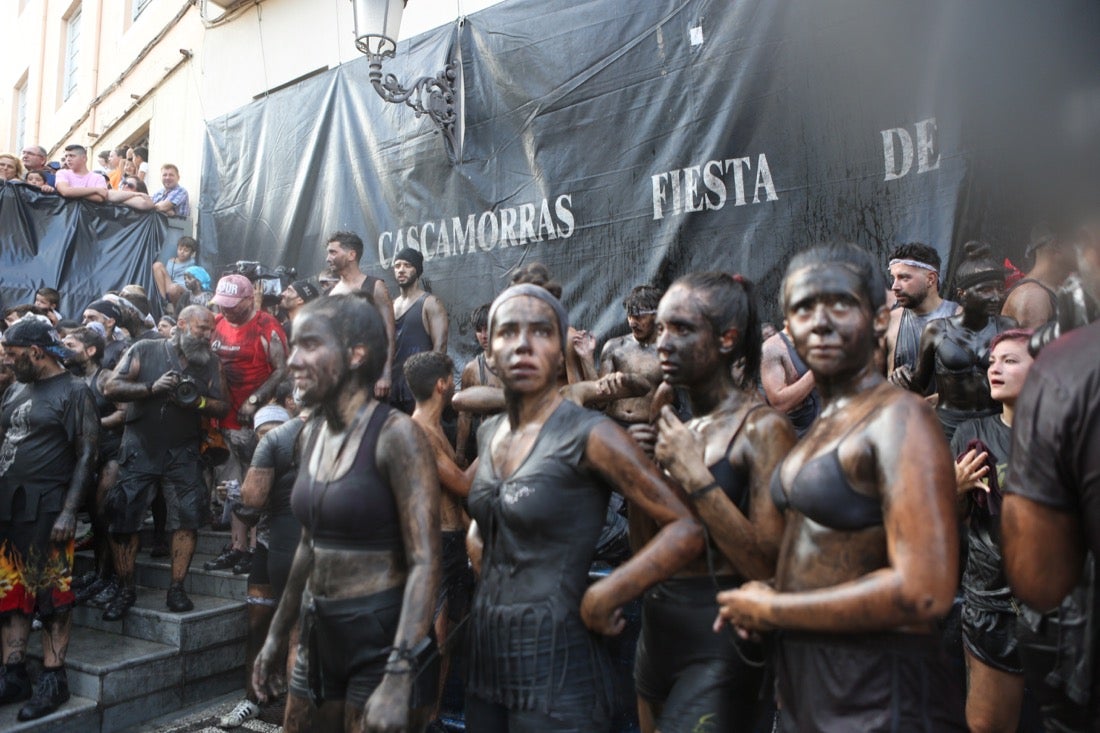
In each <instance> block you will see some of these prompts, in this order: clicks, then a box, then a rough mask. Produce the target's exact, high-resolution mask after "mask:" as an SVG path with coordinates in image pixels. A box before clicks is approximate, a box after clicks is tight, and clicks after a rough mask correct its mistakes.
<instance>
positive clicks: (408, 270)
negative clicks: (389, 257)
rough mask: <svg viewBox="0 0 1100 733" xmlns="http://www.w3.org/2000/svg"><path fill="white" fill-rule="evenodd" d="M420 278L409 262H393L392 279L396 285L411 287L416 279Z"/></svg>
mask: <svg viewBox="0 0 1100 733" xmlns="http://www.w3.org/2000/svg"><path fill="white" fill-rule="evenodd" d="M418 277H420V276H419V275H418V274H417V272H416V267H414V266H413V264H412V263H411V262H407V261H405V260H394V261H393V279H394V280H396V281H397V284H398V285H411V284H412V283H414V282H416V278H418Z"/></svg>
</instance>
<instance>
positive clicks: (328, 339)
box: [287, 313, 349, 406]
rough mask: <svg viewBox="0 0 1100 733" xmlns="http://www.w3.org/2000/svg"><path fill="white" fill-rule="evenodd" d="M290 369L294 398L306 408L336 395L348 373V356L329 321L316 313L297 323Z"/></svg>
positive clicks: (302, 316) (301, 316)
mask: <svg viewBox="0 0 1100 733" xmlns="http://www.w3.org/2000/svg"><path fill="white" fill-rule="evenodd" d="M291 349H292V350H291V352H290V357H289V358H288V359H287V367H288V368H289V369H290V376H291V377H292V378H293V379H294V394H295V396H296V397H297V398H298V399H299V400H300V401H301V403H302V404H303V405H311V406H312V405H319V404H321V403H322V402H324V401H325V399H327V398H328V397H330V396H331V395H333V394H334V393H335V392H336V390H337V388H338V387H339V386H340V384H341V383H342V381H343V380H344V379H345V378H346V376H347V372H348V368H349V367H348V357H347V352H346V351H345V349H344V348H343V346H342V345H341V344H340V341H339V339H338V338H337V336H336V332H335V331H333V330H332V327H331V326H330V325H329V321H328V319H327V318H326V317H325V316H323V315H319V314H316V313H303V314H299V315H298V317H297V318H295V319H294V329H293V338H292V341H291Z"/></svg>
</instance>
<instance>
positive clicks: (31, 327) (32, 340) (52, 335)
mask: <svg viewBox="0 0 1100 733" xmlns="http://www.w3.org/2000/svg"><path fill="white" fill-rule="evenodd" d="M0 343H2V344H4V345H5V346H38V347H40V348H41V349H42V350H43V351H45V352H46V353H47V354H49V355H51V356H53V357H54V358H56V359H67V358H69V357H70V356H72V352H71V351H69V350H68V349H66V348H65V347H64V346H62V345H61V337H60V336H58V335H57V329H56V328H54V327H53V324H52V323H50V319H49V318H46V317H45V316H39V315H36V314H34V313H27V314H26V315H25V316H23V317H22V318H20V319H19V320H18V321H16V322H15V323H13V324H11V325H10V326H8V330H6V331H4V336H3V338H2V339H0Z"/></svg>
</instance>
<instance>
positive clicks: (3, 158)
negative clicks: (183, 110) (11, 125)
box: [0, 144, 191, 219]
mask: <svg viewBox="0 0 1100 733" xmlns="http://www.w3.org/2000/svg"><path fill="white" fill-rule="evenodd" d="M148 157H149V150H148V149H147V148H145V147H141V146H136V147H130V146H128V145H124V146H122V147H119V148H114V149H110V150H104V151H102V152H101V153H100V154H99V157H98V160H99V163H100V165H99V166H98V167H97V168H95V169H94V170H89V168H88V151H87V149H86V148H85V147H84V146H83V145H76V144H74V145H66V146H65V150H64V152H63V154H62V156H61V160H60V161H59V162H53V161H49V158H48V153H47V151H46V149H45V148H43V147H42V146H40V145H28V146H26V147H24V148H23V153H22V156H21V157H16V156H15V155H14V154H13V153H0V183H4V184H11V185H23V186H31V187H33V188H35V189H37V190H39V191H41V192H42V193H49V194H59V195H61V196H63V197H64V198H67V199H85V200H87V201H92V202H95V203H100V204H102V203H112V204H119V205H121V206H126V207H128V208H131V209H134V210H136V211H159V212H160V213H162V214H164V215H165V216H169V217H177V218H181V219H186V218H188V217H189V216H190V215H191V204H190V199H189V196H188V193H187V189H185V188H184V187H183V186H181V185H180V172H179V168H178V167H176V166H175V165H174V164H172V163H165V164H164V165H162V166H161V168H160V175H161V184H162V187H161V188H160V189H159V190H158V191H157V192H156V193H154V194H152V195H150V194H149V187H148V183H147V182H146V178H147V175H148V173H149V163H148V162H147V160H146V159H147V158H148Z"/></svg>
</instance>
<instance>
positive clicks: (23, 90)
mask: <svg viewBox="0 0 1100 733" xmlns="http://www.w3.org/2000/svg"><path fill="white" fill-rule="evenodd" d="M26 144H27V82H26V80H25V79H24V81H23V83H22V84H20V85H19V88H18V89H16V90H15V149H16V150H22V149H23V146H24V145H26Z"/></svg>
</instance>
